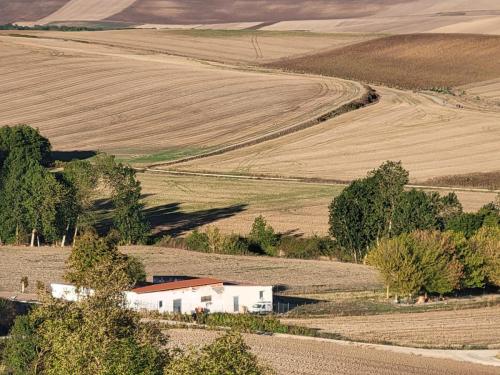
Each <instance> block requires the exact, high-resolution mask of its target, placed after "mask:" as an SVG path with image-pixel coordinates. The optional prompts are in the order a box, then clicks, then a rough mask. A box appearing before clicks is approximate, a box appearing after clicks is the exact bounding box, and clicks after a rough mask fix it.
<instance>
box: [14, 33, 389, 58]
mask: <svg viewBox="0 0 500 375" xmlns="http://www.w3.org/2000/svg"><path fill="white" fill-rule="evenodd" d="M5 33H7V32H5ZM8 33H9V34H11V33H14V34H16V33H18V32H13V31H10V32H8ZM22 33H23V34H27V35H35V36H43V37H50V38H57V39H64V40H67V39H70V40H74V41H82V42H89V43H93V44H100V45H103V46H109V47H119V48H124V49H128V50H133V51H136V52H138V53H148V54H152V53H156V54H158V53H163V54H170V55H180V56H186V57H192V58H195V59H201V60H209V61H218V62H225V63H232V64H234V63H238V64H239V63H254V64H256V63H265V62H270V61H274V60H277V59H281V58H288V57H294V56H302V55H307V54H310V53H314V52H319V51H325V50H331V49H335V48H339V47H343V46H346V45H350V44H355V43H359V42H362V41H366V40H370V39H373V38H377V37H380V36H379V35H377V34H352V33H351V34H349V33H346V34H319V33H305V32H271V31H258V30H147V29H144V30H110V31H102V32H85V31H82V32H78V33H70V34H68V33H61V32H53V31H52V32H50V31H47V32H46V31H44V32H42V31H36V32H30V31H23V32H22Z"/></svg>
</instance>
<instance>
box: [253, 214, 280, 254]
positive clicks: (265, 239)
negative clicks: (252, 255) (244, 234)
mask: <svg viewBox="0 0 500 375" xmlns="http://www.w3.org/2000/svg"><path fill="white" fill-rule="evenodd" d="M248 239H249V240H250V242H251V247H252V249H253V251H254V252H262V253H264V254H267V255H271V256H275V255H277V248H276V247H277V245H278V242H279V236H278V235H277V234H276V233H275V232H274V229H273V227H272V226H271V225H269V224H267V221H266V219H264V217H263V216H262V215H261V216H258V217H256V218H255V220H254V222H253V224H252V230H251V231H250V234H249V236H248Z"/></svg>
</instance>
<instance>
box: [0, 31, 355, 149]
mask: <svg viewBox="0 0 500 375" xmlns="http://www.w3.org/2000/svg"><path fill="white" fill-rule="evenodd" d="M0 59H2V61H3V62H4V63H2V66H0V75H1V76H2V80H1V81H0V112H1V113H2V117H1V119H0V126H1V125H9V124H18V123H26V124H29V125H31V126H34V127H38V128H40V130H41V132H42V133H43V134H44V135H46V136H47V137H49V138H50V139H51V141H52V144H53V146H54V148H55V149H57V150H103V151H109V152H111V153H114V154H117V155H119V156H125V157H132V156H135V155H149V154H152V153H155V152H160V151H165V150H172V149H181V148H189V149H192V150H194V151H193V152H197V151H199V150H201V149H207V148H212V147H218V146H222V145H229V144H233V143H237V142H241V141H246V140H249V139H253V138H254V137H260V136H262V135H265V134H267V133H268V132H273V131H276V130H279V129H283V128H286V127H288V126H290V125H294V124H296V123H299V122H302V121H306V120H309V119H311V118H315V117H316V116H318V115H320V114H323V113H325V112H328V111H330V110H331V109H332V108H335V107H337V106H340V105H342V104H344V103H346V102H349V101H351V100H352V99H353V98H357V97H358V96H361V95H362V94H363V92H364V88H363V87H362V86H361V85H360V84H357V83H354V82H347V81H343V80H339V79H334V78H321V77H314V76H302V75H287V74H274V73H268V72H254V71H243V70H237V69H231V68H227V67H223V66H219V65H213V66H212V65H209V64H206V63H201V62H197V61H193V60H190V59H186V58H181V57H174V56H167V55H164V54H159V55H158V54H153V53H150V52H149V53H148V52H137V51H131V50H123V49H113V48H111V47H107V46H96V45H92V44H88V43H76V42H70V41H63V40H49V39H39V38H35V39H33V38H20V37H0Z"/></svg>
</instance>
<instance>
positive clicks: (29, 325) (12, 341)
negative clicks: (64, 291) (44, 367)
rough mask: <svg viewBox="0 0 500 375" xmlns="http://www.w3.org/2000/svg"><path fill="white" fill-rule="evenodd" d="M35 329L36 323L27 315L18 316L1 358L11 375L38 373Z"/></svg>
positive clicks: (37, 348) (38, 351)
mask: <svg viewBox="0 0 500 375" xmlns="http://www.w3.org/2000/svg"><path fill="white" fill-rule="evenodd" d="M36 328H37V322H36V321H35V320H34V319H32V318H31V317H30V316H28V315H21V316H18V317H17V319H16V321H15V323H14V326H13V327H12V330H11V332H10V338H9V339H8V340H7V343H6V346H5V349H4V353H3V358H4V362H5V365H6V366H7V368H8V369H9V370H10V371H11V372H12V373H13V375H30V374H37V373H39V372H37V370H36V366H37V358H38V356H39V353H40V347H39V345H38V342H37V341H38V337H37V336H36V333H35V330H36Z"/></svg>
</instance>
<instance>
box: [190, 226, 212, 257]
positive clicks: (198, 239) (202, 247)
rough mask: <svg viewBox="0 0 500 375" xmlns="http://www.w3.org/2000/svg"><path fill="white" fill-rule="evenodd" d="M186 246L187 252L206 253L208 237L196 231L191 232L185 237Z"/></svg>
mask: <svg viewBox="0 0 500 375" xmlns="http://www.w3.org/2000/svg"><path fill="white" fill-rule="evenodd" d="M186 246H187V248H188V249H189V250H194V251H202V252H204V253H207V252H208V249H209V244H208V235H207V234H206V233H203V232H200V231H198V230H194V231H192V232H191V233H190V234H189V235H188V236H187V237H186Z"/></svg>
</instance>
